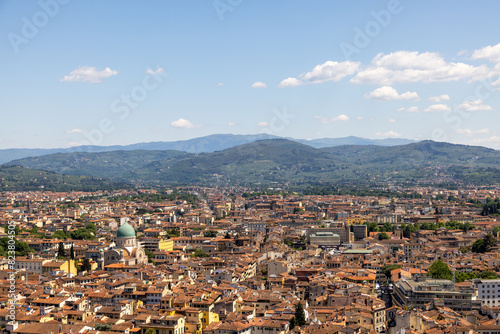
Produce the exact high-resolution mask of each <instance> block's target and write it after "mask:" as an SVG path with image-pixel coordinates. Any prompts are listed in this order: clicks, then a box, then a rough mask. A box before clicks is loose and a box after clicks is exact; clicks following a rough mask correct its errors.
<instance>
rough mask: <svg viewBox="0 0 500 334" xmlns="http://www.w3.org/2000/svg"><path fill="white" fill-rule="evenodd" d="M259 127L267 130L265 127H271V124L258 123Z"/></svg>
mask: <svg viewBox="0 0 500 334" xmlns="http://www.w3.org/2000/svg"><path fill="white" fill-rule="evenodd" d="M257 126H260V127H262V128H265V127H267V126H269V123H268V122H259V123H257Z"/></svg>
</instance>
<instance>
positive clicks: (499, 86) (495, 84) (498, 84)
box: [491, 78, 500, 90]
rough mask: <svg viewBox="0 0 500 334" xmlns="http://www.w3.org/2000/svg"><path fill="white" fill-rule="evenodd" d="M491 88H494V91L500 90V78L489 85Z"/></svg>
mask: <svg viewBox="0 0 500 334" xmlns="http://www.w3.org/2000/svg"><path fill="white" fill-rule="evenodd" d="M491 86H492V87H493V88H495V89H496V90H500V78H498V79H497V80H496V81H494V82H492V83H491Z"/></svg>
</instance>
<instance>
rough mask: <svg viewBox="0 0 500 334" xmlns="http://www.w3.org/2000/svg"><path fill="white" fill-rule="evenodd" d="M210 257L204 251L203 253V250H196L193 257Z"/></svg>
mask: <svg viewBox="0 0 500 334" xmlns="http://www.w3.org/2000/svg"><path fill="white" fill-rule="evenodd" d="M209 256H210V255H208V254H207V253H205V252H204V251H202V250H201V249H195V251H194V253H193V255H192V257H209Z"/></svg>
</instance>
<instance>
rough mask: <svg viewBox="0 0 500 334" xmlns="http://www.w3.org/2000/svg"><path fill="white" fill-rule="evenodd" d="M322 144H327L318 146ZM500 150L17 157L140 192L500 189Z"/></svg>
mask: <svg viewBox="0 0 500 334" xmlns="http://www.w3.org/2000/svg"><path fill="white" fill-rule="evenodd" d="M318 145H321V144H318ZM499 162H500V151H497V150H493V149H488V148H484V147H475V146H466V145H455V144H448V143H440V142H433V141H422V142H414V143H411V144H406V145H398V146H377V145H373V144H371V145H342V146H333V147H324V148H314V147H312V146H310V145H305V144H302V143H299V142H297V141H292V140H288V139H264V140H257V141H252V142H250V143H245V144H242V145H237V146H234V147H230V148H227V149H224V150H220V151H215V152H208V153H190V152H185V151H180V150H128V151H125V150H123V151H109V152H99V153H88V152H79V153H56V154H50V155H44V156H38V157H30V158H24V159H18V160H14V161H11V162H9V163H8V164H6V166H23V167H27V168H32V169H41V170H47V171H51V172H54V173H57V174H68V175H85V176H90V177H95V178H103V179H109V180H111V181H113V182H122V183H124V182H127V183H132V184H135V185H137V186H170V185H183V184H184V185H187V184H202V185H212V186H213V185H247V186H256V185H262V186H263V185H273V184H274V185H275V184H279V185H290V186H303V185H308V184H325V183H335V184H354V185H357V184H359V185H369V184H387V183H396V184H403V185H415V184H433V185H436V184H446V185H450V184H453V185H465V184H475V185H486V184H487V185H491V184H500V168H499V165H500V164H499Z"/></svg>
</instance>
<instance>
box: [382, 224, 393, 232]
mask: <svg viewBox="0 0 500 334" xmlns="http://www.w3.org/2000/svg"><path fill="white" fill-rule="evenodd" d="M383 228H384V229H385V232H394V230H395V227H394V225H392V224H391V223H389V222H385V223H384V226H383Z"/></svg>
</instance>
